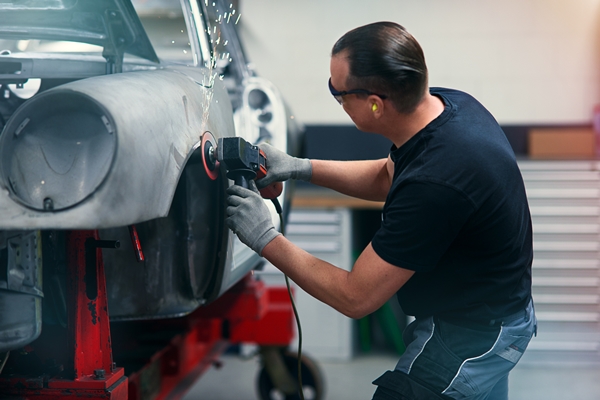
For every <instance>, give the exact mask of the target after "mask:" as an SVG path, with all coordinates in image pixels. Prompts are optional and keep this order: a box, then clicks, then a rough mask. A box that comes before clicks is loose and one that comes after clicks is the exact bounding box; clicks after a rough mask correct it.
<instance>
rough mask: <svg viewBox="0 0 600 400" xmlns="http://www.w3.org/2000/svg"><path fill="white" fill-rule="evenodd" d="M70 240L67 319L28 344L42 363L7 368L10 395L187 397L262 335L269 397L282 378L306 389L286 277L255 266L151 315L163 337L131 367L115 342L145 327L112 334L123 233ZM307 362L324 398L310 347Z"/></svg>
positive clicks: (1, 386)
mask: <svg viewBox="0 0 600 400" xmlns="http://www.w3.org/2000/svg"><path fill="white" fill-rule="evenodd" d="M66 240H67V249H68V250H67V280H68V282H67V286H68V293H67V302H68V304H67V310H68V324H67V328H66V330H61V328H54V327H48V326H44V330H43V331H42V335H40V338H38V339H37V340H36V341H34V342H33V343H32V344H31V345H30V346H27V348H25V349H24V350H23V351H22V352H21V353H23V352H25V353H27V352H29V353H30V354H29V355H30V356H32V357H30V358H31V359H34V360H36V361H37V362H36V363H35V367H32V368H27V370H28V371H27V373H26V374H22V375H16V374H11V375H8V374H5V373H3V374H2V375H0V393H1V394H2V395H1V396H0V397H2V398H5V397H6V398H9V399H32V400H34V399H35V400H37V399H44V400H57V399H72V398H85V399H88V400H100V399H109V400H126V399H129V400H146V399H153V400H161V399H179V398H181V397H182V396H183V395H184V394H185V393H186V392H187V390H188V389H189V388H190V387H191V386H192V385H193V384H194V382H195V381H196V380H197V379H198V378H199V377H200V376H201V375H202V374H203V373H204V372H205V371H206V370H207V369H208V368H209V367H210V366H211V365H213V364H217V365H218V359H219V356H220V355H221V354H222V353H223V352H224V351H225V350H226V349H227V348H228V347H229V345H231V344H235V343H256V344H258V345H259V346H260V348H261V356H262V360H263V364H264V365H265V366H264V370H263V371H262V372H261V373H260V375H259V381H258V386H259V388H258V390H259V395H260V396H261V397H262V398H264V399H269V398H271V397H270V396H271V394H270V393H271V392H272V389H273V388H275V389H277V390H278V391H279V392H282V393H283V394H284V396H286V397H285V398H288V397H287V396H288V395H292V396H295V395H296V393H297V390H298V389H297V387H298V385H297V383H296V380H295V374H296V373H297V367H296V366H295V365H297V363H296V362H294V359H295V360H297V358H294V357H293V355H290V354H286V353H284V351H283V350H284V349H285V348H286V347H287V346H288V345H289V344H290V342H291V341H292V339H293V335H294V315H293V310H292V306H291V301H290V299H289V295H288V292H287V289H286V288H285V287H267V286H265V285H264V283H263V282H261V281H258V280H256V279H255V278H254V277H253V276H252V275H248V276H247V277H246V278H244V279H243V280H242V281H240V282H239V283H238V284H237V285H235V286H234V287H233V288H231V289H230V290H229V291H228V292H227V293H225V294H224V295H223V296H221V297H220V298H219V299H217V300H216V301H215V302H214V303H212V304H210V305H209V306H207V307H201V308H199V309H197V310H196V311H195V312H193V313H191V314H190V315H188V316H186V317H183V318H177V319H172V320H159V321H142V323H141V324H140V325H139V329H140V331H139V332H141V331H143V332H145V333H146V334H147V333H148V331H149V330H151V331H154V333H155V334H157V335H158V336H161V337H162V338H163V340H162V341H161V342H159V343H161V345H160V348H156V343H155V347H154V348H153V351H152V352H150V353H148V352H146V353H145V354H149V356H144V357H141V358H140V357H138V359H137V360H136V362H137V365H138V366H139V367H138V368H136V369H135V370H132V369H131V368H130V369H129V372H128V376H126V375H125V371H124V368H123V367H122V366H119V365H117V364H116V363H114V362H113V354H112V352H113V350H114V351H116V352H117V353H118V352H120V351H125V350H126V349H128V348H133V347H138V346H139V343H138V342H136V340H137V339H136V338H138V337H139V336H140V335H138V333H139V332H134V333H133V334H130V336H129V338H125V337H126V335H124V336H123V338H125V339H123V338H122V337H121V335H120V333H121V332H119V329H118V326H117V327H116V328H115V327H114V326H113V329H114V331H113V335H115V342H114V343H113V342H111V327H110V324H109V318H108V317H109V316H108V308H107V296H106V282H105V277H104V266H103V262H102V253H101V249H102V248H111V247H112V248H114V247H116V246H118V242H114V241H104V240H99V237H98V233H97V231H72V232H69V233H68V234H67V238H66ZM127 329H128V330H131V326H128V328H127ZM46 331H47V332H46ZM165 337H166V340H165V339H164V338H165ZM117 353H116V354H117ZM115 359H117V360H121V359H123V360H128V356H127V355H125V354H124V355H123V357H120V354H119V357H115ZM123 362H126V361H123ZM32 365H33V364H32ZM286 367H287V369H286ZM301 369H302V374H303V375H304V376H305V377H306V379H307V382H305V383H304V384H303V387H307V386H308V387H310V388H311V391H312V394H313V396H312V398H314V399H319V398H321V395H322V383H321V378H320V375H321V374H320V373H319V372H318V369H317V367H316V365H314V364H313V363H312V362H311V361H310V360H309V359H307V358H305V357H302V365H301Z"/></svg>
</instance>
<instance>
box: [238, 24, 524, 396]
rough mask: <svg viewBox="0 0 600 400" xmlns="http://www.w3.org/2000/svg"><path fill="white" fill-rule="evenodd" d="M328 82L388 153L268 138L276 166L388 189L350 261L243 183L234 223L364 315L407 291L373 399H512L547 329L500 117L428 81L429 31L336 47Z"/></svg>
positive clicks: (356, 36)
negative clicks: (392, 362) (421, 39)
mask: <svg viewBox="0 0 600 400" xmlns="http://www.w3.org/2000/svg"><path fill="white" fill-rule="evenodd" d="M330 67H331V78H330V81H329V89H330V91H331V93H332V94H333V96H334V97H335V98H336V100H338V102H339V103H340V104H341V105H342V107H343V108H344V110H345V111H346V113H347V114H348V115H349V116H350V118H351V119H352V121H353V122H354V123H355V124H356V126H357V127H358V128H359V129H360V130H363V131H367V132H372V133H375V134H379V135H382V136H384V137H386V138H388V139H389V140H391V141H392V143H393V146H392V148H391V151H390V155H389V157H388V158H387V159H381V160H372V161H371V160H370V161H346V162H344V161H323V160H307V159H298V158H293V157H290V156H288V155H287V154H284V153H282V152H279V151H277V150H275V149H274V148H272V147H270V146H268V145H262V148H263V150H264V151H265V152H266V155H267V162H268V167H269V174H268V175H267V177H265V178H264V179H263V180H261V181H259V182H258V185H259V186H266V185H268V184H269V183H271V182H273V181H277V180H286V179H303V180H307V181H310V182H312V183H314V184H317V185H320V186H324V187H328V188H331V189H334V190H337V191H339V192H341V193H345V194H347V195H351V196H355V197H359V198H362V199H368V200H380V201H383V200H385V205H384V209H383V220H382V223H381V227H380V229H379V230H378V232H377V233H376V234H375V236H374V237H373V240H372V242H371V243H370V244H369V245H368V246H367V247H366V248H365V249H364V251H363V252H362V254H361V255H360V257H359V258H358V259H357V261H356V263H355V265H354V267H353V269H352V270H351V271H345V270H343V269H340V268H337V267H335V266H333V265H331V264H328V263H326V262H325V261H322V260H320V259H317V258H315V257H313V256H312V255H310V254H308V253H306V252H305V251H303V250H301V249H300V248H298V247H297V246H295V245H294V244H292V243H291V242H289V241H288V240H287V239H286V238H285V237H283V236H281V235H280V234H279V233H278V232H276V231H275V229H274V228H273V225H272V222H271V220H270V217H269V214H268V212H267V211H266V207H265V206H264V204H263V201H262V200H261V198H260V196H259V195H257V194H256V192H255V191H254V190H248V189H244V188H240V187H231V188H230V189H228V193H229V198H228V202H229V207H228V208H227V214H228V216H229V217H228V219H227V223H228V226H229V227H230V228H231V229H232V230H233V231H234V232H236V234H237V235H238V236H239V237H240V239H241V240H242V241H243V242H244V243H246V244H247V245H249V246H250V247H251V248H252V249H254V250H255V251H256V252H258V253H259V254H261V255H262V256H263V257H265V258H266V259H268V260H269V261H270V262H271V263H272V264H273V265H275V266H276V267H277V268H279V269H280V270H281V271H283V272H284V273H285V274H286V275H288V276H289V277H290V278H291V279H292V280H294V282H296V283H297V284H298V285H299V286H300V287H301V288H303V289H304V290H305V291H306V292H308V293H309V294H311V295H312V296H314V297H316V298H317V299H319V300H321V301H323V302H325V303H327V304H329V305H330V306H331V307H333V308H335V309H336V310H338V311H340V312H341V313H343V314H345V315H347V316H349V317H351V318H361V317H363V316H365V315H367V314H369V313H371V312H373V311H375V310H377V309H378V308H379V307H380V306H381V305H383V304H384V303H385V302H386V301H387V300H388V299H390V298H391V297H392V296H393V295H394V294H397V298H398V301H399V302H400V305H401V306H402V309H403V310H404V312H405V313H406V314H407V315H412V316H414V317H415V318H416V319H415V321H414V322H413V323H411V324H410V325H409V326H408V327H407V329H406V331H405V332H404V339H405V343H406V345H407V349H406V352H405V353H404V354H403V355H402V357H401V358H400V360H399V362H398V364H397V365H396V368H395V369H394V371H387V372H386V373H385V374H383V375H382V376H381V377H379V378H378V379H377V380H375V381H374V383H375V384H376V385H378V388H377V390H376V391H375V394H374V397H373V398H374V399H413V398H415V399H429V398H432V399H440V398H452V399H494V400H496V399H507V398H508V373H509V372H510V370H511V369H512V367H514V365H515V364H516V362H517V361H518V360H519V358H520V357H521V355H522V354H523V352H524V350H525V348H526V347H527V345H528V343H529V340H530V339H531V337H532V335H533V334H534V331H535V329H536V320H535V315H534V312H533V305H532V303H531V262H532V258H533V251H532V232H531V221H530V214H529V207H528V204H527V199H526V196H525V189H524V186H523V180H522V177H521V174H520V172H519V169H518V167H517V164H516V161H515V157H514V154H513V152H512V149H511V147H510V145H509V143H508V141H507V140H506V137H505V135H504V133H503V131H502V130H501V128H500V127H499V125H498V123H497V122H496V121H495V119H494V118H493V117H492V115H491V114H490V113H489V112H488V111H487V110H486V109H485V108H484V107H483V106H482V105H481V104H480V103H478V102H477V101H476V100H475V99H474V98H472V97H471V96H469V95H467V94H466V93H463V92H459V91H456V90H450V89H442V88H428V79H427V67H426V65H425V59H424V56H423V52H422V50H421V48H420V46H419V44H418V43H417V41H416V40H415V39H414V38H413V37H412V36H411V35H410V34H409V33H408V32H407V31H406V30H405V29H404V28H403V27H401V26H400V25H397V24H395V23H390V22H380V23H374V24H370V25H366V26H362V27H359V28H357V29H354V30H352V31H350V32H348V33H346V34H345V35H344V36H343V37H342V38H340V39H339V40H338V42H337V43H336V44H335V45H334V47H333V51H332V58H331V65H330Z"/></svg>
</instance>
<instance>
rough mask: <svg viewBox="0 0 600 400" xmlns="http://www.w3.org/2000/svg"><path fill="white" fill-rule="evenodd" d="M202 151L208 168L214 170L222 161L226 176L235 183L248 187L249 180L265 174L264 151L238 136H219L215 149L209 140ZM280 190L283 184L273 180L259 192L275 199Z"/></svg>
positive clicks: (267, 197)
mask: <svg viewBox="0 0 600 400" xmlns="http://www.w3.org/2000/svg"><path fill="white" fill-rule="evenodd" d="M203 151H204V158H205V159H206V160H208V168H209V170H214V169H216V167H217V166H218V163H223V165H224V166H225V168H226V169H227V177H228V178H229V179H231V180H233V181H234V182H235V184H236V185H239V186H242V187H245V188H248V182H249V181H251V180H256V179H261V178H264V177H265V176H267V156H266V155H265V153H264V152H263V151H262V150H261V149H260V148H259V147H258V146H255V145H253V144H250V143H248V142H247V141H245V140H244V139H242V138H240V137H225V138H220V139H219V140H218V142H217V148H216V150H215V148H214V146H213V145H212V143H211V142H210V141H209V142H206V144H205V146H204V149H203ZM215 153H216V154H215ZM215 156H216V157H215ZM282 190H283V184H282V183H281V182H275V183H273V184H271V185H269V186H267V187H264V188H262V189H260V190H259V192H260V195H261V196H262V197H263V198H265V199H276V198H277V197H278V196H279V195H280V194H281V192H282Z"/></svg>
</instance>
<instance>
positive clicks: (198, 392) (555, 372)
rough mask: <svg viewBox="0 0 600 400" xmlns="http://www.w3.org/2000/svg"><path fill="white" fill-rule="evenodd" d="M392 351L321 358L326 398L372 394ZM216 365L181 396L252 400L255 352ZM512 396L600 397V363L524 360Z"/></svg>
mask: <svg viewBox="0 0 600 400" xmlns="http://www.w3.org/2000/svg"><path fill="white" fill-rule="evenodd" d="M396 358H397V357H396V356H395V355H391V354H389V355H388V354H379V355H377V354H371V355H359V356H356V357H354V358H353V359H352V360H350V361H347V362H327V361H320V362H318V366H319V368H320V369H321V373H322V376H323V377H324V381H325V393H326V394H325V399H327V400H352V399H371V396H372V395H373V392H374V390H375V386H373V385H371V382H372V381H373V380H374V379H375V378H377V377H378V376H379V375H381V374H382V373H383V372H384V371H385V370H387V369H393V368H394V366H395V364H396V361H397V360H396ZM222 361H223V366H222V367H221V368H220V369H215V368H211V369H210V370H209V371H208V372H207V373H206V374H205V375H204V376H203V377H201V378H200V380H199V381H198V382H197V383H196V384H195V385H194V386H193V387H192V389H191V390H190V391H189V392H188V394H187V395H186V396H185V397H184V398H183V400H197V399H206V400H256V399H258V397H257V395H256V389H255V379H256V375H257V372H258V370H259V368H260V365H259V361H258V358H257V357H253V358H250V359H243V358H241V357H239V356H235V355H224V356H223V357H222ZM509 385H510V386H509V387H510V389H509V390H510V399H511V400H598V399H600V366H593V367H592V366H584V365H576V364H575V365H569V366H566V367H559V366H557V365H556V364H552V365H540V364H539V363H538V364H536V363H527V362H523V363H520V364H518V365H517V367H516V368H515V369H514V370H513V372H511V374H510V378H509Z"/></svg>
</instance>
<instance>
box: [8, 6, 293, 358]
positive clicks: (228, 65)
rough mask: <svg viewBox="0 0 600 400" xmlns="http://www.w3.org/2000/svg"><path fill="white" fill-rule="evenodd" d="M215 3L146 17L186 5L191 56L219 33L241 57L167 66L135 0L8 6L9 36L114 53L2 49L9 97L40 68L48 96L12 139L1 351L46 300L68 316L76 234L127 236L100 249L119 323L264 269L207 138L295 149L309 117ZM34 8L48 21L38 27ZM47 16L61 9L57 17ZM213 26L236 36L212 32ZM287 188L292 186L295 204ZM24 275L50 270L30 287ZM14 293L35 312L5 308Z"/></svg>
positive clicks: (34, 321)
mask: <svg viewBox="0 0 600 400" xmlns="http://www.w3.org/2000/svg"><path fill="white" fill-rule="evenodd" d="M23 4H27V6H24V5H23ZM211 4H213V7H216V8H215V9H214V10H212V11H211V10H208V9H207V7H210V4H208V3H207V2H203V1H199V2H195V1H193V0H182V1H181V2H180V1H179V0H151V1H147V2H146V1H145V2H142V3H140V4H138V5H137V6H136V7H142V8H141V9H143V11H144V12H148V10H150V11H152V10H151V8H152V7H153V6H155V5H158V6H160V7H163V6H166V7H167V9H168V10H169V12H171V11H172V10H174V9H175V8H176V7H179V12H180V13H181V15H182V16H183V17H184V19H185V25H187V27H188V29H189V32H188V33H189V41H190V43H187V45H188V47H185V48H184V52H185V51H186V49H197V50H198V55H200V56H201V57H204V58H205V57H206V55H207V54H208V55H210V56H211V57H212V56H213V55H214V54H216V50H215V49H214V48H212V46H216V44H215V43H220V44H219V46H223V45H224V44H225V43H227V42H229V47H227V48H226V49H225V50H226V51H227V53H226V55H227V57H228V58H220V59H219V60H218V62H216V61H215V60H211V61H210V62H208V63H207V62H206V61H207V60H206V59H204V58H203V59H200V60H197V61H198V62H196V59H194V62H193V63H191V64H190V65H193V66H184V65H181V60H179V61H177V62H176V63H169V62H168V60H163V59H162V58H161V62H160V63H157V61H158V57H156V54H157V53H158V54H159V56H160V57H162V56H161V53H159V52H155V51H154V49H153V48H152V44H151V42H150V40H149V39H148V37H157V35H156V33H154V36H152V35H150V36H148V35H146V33H145V32H144V28H143V26H142V23H141V22H143V21H144V20H143V19H139V18H138V16H137V15H136V14H135V12H134V8H133V7H132V5H131V4H130V3H129V1H127V0H100V1H74V0H55V1H50V2H47V1H36V0H33V1H30V2H27V3H20V2H19V3H16V2H15V3H7V2H3V3H2V4H0V38H9V39H22V38H49V39H52V40H70V41H76V42H85V43H90V44H94V45H99V46H102V48H103V52H102V56H99V55H88V54H73V53H60V54H56V53H55V54H52V53H27V52H14V53H12V54H11V52H3V51H2V49H1V48H0V86H2V88H1V89H2V91H3V93H4V94H5V95H7V96H8V95H10V96H12V97H10V99H8V100H11V99H14V96H13V95H17V93H18V91H19V90H21V89H20V86H19V85H20V84H23V83H25V82H26V81H27V80H28V79H29V81H33V80H35V79H36V78H41V86H40V84H39V83H38V89H37V90H39V93H38V94H36V95H34V96H33V97H32V98H31V99H29V100H26V101H20V100H19V101H14V102H13V103H11V104H19V102H22V103H23V104H22V105H21V106H20V107H19V108H17V109H16V111H12V112H11V113H10V114H11V117H10V119H9V120H8V121H6V124H4V129H3V132H2V134H0V352H1V351H7V350H11V349H14V348H18V347H19V346H22V345H24V344H27V343H28V342H30V341H32V340H34V339H35V337H37V335H39V330H40V328H41V319H42V308H43V318H44V323H50V324H64V323H65V314H64V310H65V303H66V301H68V300H67V299H66V298H65V294H64V293H65V290H64V274H65V254H64V252H65V243H64V241H65V232H66V231H67V230H72V229H98V230H99V234H100V236H101V238H103V239H107V240H119V242H120V243H121V248H119V249H111V250H108V249H104V250H103V259H104V263H105V270H106V279H107V293H108V300H109V312H110V316H111V319H112V320H127V319H159V318H165V317H174V316H179V315H184V314H187V313H189V312H191V311H193V310H194V309H195V308H197V307H199V306H201V305H202V304H206V303H208V302H210V301H212V300H214V299H216V298H217V297H219V296H220V295H221V294H223V293H224V292H225V291H226V290H227V289H229V288H230V287H231V286H233V285H234V284H235V283H236V282H238V281H239V280H240V279H241V278H242V277H243V276H245V275H246V274H247V273H248V272H249V271H251V270H252V269H254V268H256V267H258V266H259V265H260V264H261V263H262V259H261V258H260V257H258V256H257V255H256V254H255V253H254V252H253V251H251V250H250V249H248V248H247V247H246V246H244V245H243V244H242V243H241V242H239V240H237V238H236V237H235V236H234V235H233V234H232V233H231V232H230V231H229V230H228V229H227V228H226V227H225V225H224V190H225V188H226V187H227V186H228V185H230V184H231V182H230V181H229V180H228V179H227V178H226V177H225V173H224V171H221V172H220V173H218V174H217V177H216V179H212V178H210V177H209V176H208V174H207V172H206V170H205V166H204V164H203V162H202V151H201V148H200V143H201V140H202V138H203V137H205V138H206V137H208V136H207V135H211V137H212V138H213V139H214V140H215V141H216V139H218V138H219V137H222V136H232V135H236V136H241V137H243V138H244V139H246V140H248V141H250V142H259V141H269V142H270V143H271V144H273V145H275V146H276V147H279V148H280V149H283V150H286V149H287V150H288V151H289V152H291V153H297V151H298V150H299V141H300V139H301V137H302V127H301V125H300V124H298V123H297V121H296V120H295V119H294V117H293V115H292V114H291V113H290V111H289V110H288V108H287V107H286V105H285V103H284V101H283V99H282V98H281V95H280V93H279V91H278V90H277V89H276V88H275V87H274V86H273V85H272V84H271V83H270V82H269V81H267V80H265V79H263V78H260V77H257V76H255V75H254V73H253V71H252V70H251V69H250V68H249V67H248V65H247V62H246V61H245V58H244V55H243V52H242V49H241V46H240V44H239V43H238V42H237V35H236V34H235V30H234V29H233V26H232V24H229V25H219V26H218V29H216V28H217V27H215V29H212V27H211V25H210V24H211V23H214V22H215V21H216V19H215V18H214V16H215V12H216V13H218V12H220V11H218V10H217V8H220V9H221V10H222V9H225V8H224V7H222V3H221V2H220V1H216V2H211ZM103 7H104V8H103ZM169 7H170V8H169ZM227 9H228V10H229V6H227ZM137 10H138V11H140V8H137ZM182 10H183V11H182ZM114 12H116V14H114ZM229 13H230V14H229V16H231V11H230V12H229ZM10 15H12V17H14V18H11V17H10ZM27 15H32V16H35V18H34V19H33V21H34V22H35V23H33V24H32V26H31V27H30V28H28V27H27V24H28V22H27V21H28V20H27V18H26V16H27ZM42 16H46V17H48V19H47V21H46V22H47V24H46V25H44V21H43V18H42ZM86 18H87V20H89V21H96V22H99V21H103V24H104V25H103V26H100V25H101V24H96V23H94V24H91V25H90V26H89V27H88V26H86V25H85V24H82V23H81V21H84V20H86ZM209 20H210V21H209ZM211 21H212V22H211ZM219 21H221V20H220V19H219ZM219 23H221V22H219ZM144 26H146V27H147V25H144ZM209 27H211V28H209ZM62 28H65V29H62ZM61 29H62V30H61ZM177 32H179V30H178V31H177ZM182 32H183V31H182ZM213 32H219V35H221V34H222V35H223V38H221V36H219V37H218V38H214V37H211V33H213ZM119 37H122V38H123V39H124V40H122V41H119V40H118V39H119ZM158 37H160V36H158ZM213 39H215V40H213ZM221 39H223V40H221ZM0 43H1V41H0ZM207 46H210V47H211V48H207ZM101 50H102V49H101ZM178 51H181V49H178ZM229 52H230V53H229ZM123 53H127V54H133V55H135V56H137V57H141V58H136V57H129V58H128V57H127V56H125V59H124V60H123V64H122V66H119V67H118V68H117V67H115V65H116V64H119V60H118V58H119V55H120V56H123ZM167 53H168V52H167ZM162 54H163V55H164V53H162ZM168 54H171V53H168ZM180 54H181V53H180ZM142 58H143V59H142ZM165 61H166V62H165ZM213 61H215V62H213ZM201 65H205V66H201ZM121 70H122V71H123V72H122V73H112V72H119V71H121ZM105 74H108V75H105ZM219 75H220V76H219ZM48 82H49V85H50V87H51V88H48V87H47V86H48ZM45 85H46V86H45ZM7 89H8V90H10V92H11V93H9V94H6V93H7ZM35 90H36V89H34V92H35ZM25 91H26V89H25ZM5 100H6V98H5ZM15 100H18V99H15ZM2 101H4V100H2V99H1V98H0V103H1V102H2ZM11 101H12V100H11ZM1 105H2V104H0V106H1ZM15 108H16V107H15ZM3 110H5V108H2V107H0V113H2V112H3ZM4 113H5V114H6V112H4ZM1 116H2V115H0V117H1ZM0 122H3V121H2V118H0ZM213 178H214V177H213ZM290 196H291V190H289V189H288V188H287V187H286V189H285V190H284V194H283V196H282V198H283V200H284V201H283V203H284V204H283V206H284V210H287V206H288V204H289V199H290ZM267 205H268V206H269V207H270V209H271V212H272V214H273V219H274V222H275V223H276V225H277V226H278V221H277V217H276V215H275V211H274V208H273V207H272V205H271V204H270V203H268V204H267ZM132 225H135V227H136V229H137V232H138V234H139V237H140V241H141V244H142V248H143V251H144V254H145V261H142V262H139V261H138V260H137V259H136V258H135V254H134V251H133V248H132V244H131V239H130V236H129V227H130V226H132ZM32 238H35V240H33V239H32ZM27 246H30V248H29V250H27V248H26V247H27ZM31 247H35V249H34V250H35V254H38V253H39V254H43V256H41V257H39V258H36V259H35V260H30V261H29V262H27V263H24V262H23V260H22V259H21V258H20V256H18V254H23V253H22V252H23V251H25V250H27V251H30V252H31V251H33V250H32V249H31ZM42 250H43V251H42ZM42 259H43V263H42V262H41V261H40V260H42ZM42 264H43V268H42V266H41V265H42ZM27 269H31V271H30V272H28V274H29V275H28V274H25V273H24V272H23V271H25V270H27ZM42 269H43V275H44V279H43V280H44V288H43V289H44V292H43V293H42V285H41V282H42V279H41V275H42V274H41V270H42ZM5 272H6V274H9V273H10V274H12V277H8V276H7V275H3V274H4V273H5ZM26 276H36V277H37V276H39V277H40V279H39V280H36V281H35V282H33V281H32V282H30V281H31V279H29V280H28V279H26ZM15 277H17V278H18V279H17V278H15ZM21 278H22V279H21ZM32 285H33V286H32ZM33 289H35V292H31V290H33ZM42 298H43V299H44V300H43V301H42ZM17 300H19V301H20V300H22V301H21V303H22V304H28V305H29V306H28V307H24V306H18V307H17V308H14V309H12V311H11V312H8V311H6V310H7V309H8V308H9V307H11V305H16V304H17V303H18V301H17ZM42 304H43V307H41V305H42ZM15 326H16V327H17V328H18V329H17V330H18V332H17V334H16V335H15V332H16V331H15V330H14V329H13V330H11V329H12V328H11V327H15ZM11 335H12V336H11Z"/></svg>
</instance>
